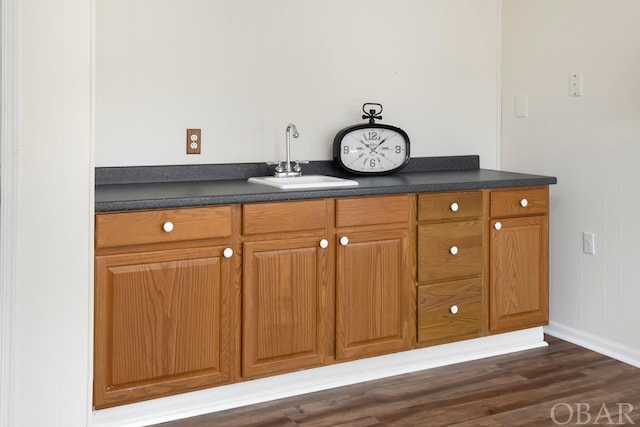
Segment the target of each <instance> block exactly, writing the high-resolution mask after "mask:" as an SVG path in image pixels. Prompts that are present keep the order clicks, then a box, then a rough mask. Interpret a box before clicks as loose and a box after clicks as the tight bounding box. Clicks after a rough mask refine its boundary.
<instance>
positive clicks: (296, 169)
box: [293, 160, 309, 172]
mask: <svg viewBox="0 0 640 427" xmlns="http://www.w3.org/2000/svg"><path fill="white" fill-rule="evenodd" d="M307 163H309V160H296V161H295V165H293V170H294V172H302V166H300V165H304V164H307Z"/></svg>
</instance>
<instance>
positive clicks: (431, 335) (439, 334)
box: [418, 278, 482, 342]
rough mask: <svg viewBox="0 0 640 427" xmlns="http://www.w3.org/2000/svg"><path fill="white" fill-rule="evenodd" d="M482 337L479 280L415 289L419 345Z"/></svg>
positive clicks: (480, 287)
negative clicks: (475, 335) (470, 336)
mask: <svg viewBox="0 0 640 427" xmlns="http://www.w3.org/2000/svg"><path fill="white" fill-rule="evenodd" d="M474 334H477V335H481V334H482V279H480V278H477V279H469V280H460V281H457V282H449V283H442V284H436V285H423V286H420V287H419V288H418V341H420V342H425V341H436V340H444V339H447V338H452V337H457V336H463V335H464V336H468V335H474Z"/></svg>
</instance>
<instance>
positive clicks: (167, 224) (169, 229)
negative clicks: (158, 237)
mask: <svg viewBox="0 0 640 427" xmlns="http://www.w3.org/2000/svg"><path fill="white" fill-rule="evenodd" d="M162 229H163V230H164V231H165V232H167V233H171V232H172V231H173V223H172V222H171V221H167V222H165V223H164V224H162Z"/></svg>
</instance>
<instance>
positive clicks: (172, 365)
mask: <svg viewBox="0 0 640 427" xmlns="http://www.w3.org/2000/svg"><path fill="white" fill-rule="evenodd" d="M222 250H223V248H201V249H188V250H176V251H162V252H153V253H151V252H148V253H137V254H127V255H110V256H103V257H96V295H95V298H96V321H95V328H96V334H95V337H96V342H95V406H96V407H98V408H99V407H106V406H112V405H113V404H117V403H124V402H132V401H136V400H143V399H148V398H154V397H160V396H164V395H167V394H174V393H177V392H181V391H189V390H195V389H199V388H204V387H207V386H211V385H215V384H220V383H224V382H227V381H228V380H229V379H230V360H229V350H230V341H229V340H230V335H229V329H230V320H231V319H230V316H231V314H230V313H229V312H228V310H229V307H230V303H229V302H228V299H229V298H230V297H229V295H230V294H231V292H230V289H229V287H230V286H231V285H232V282H230V277H231V276H230V274H231V272H232V270H233V269H232V266H231V264H232V261H231V260H227V259H225V258H223V257H222V254H221V253H222Z"/></svg>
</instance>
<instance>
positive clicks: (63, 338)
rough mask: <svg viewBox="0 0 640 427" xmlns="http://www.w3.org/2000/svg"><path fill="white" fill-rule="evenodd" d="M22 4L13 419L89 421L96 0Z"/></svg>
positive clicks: (22, 425)
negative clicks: (93, 16) (93, 9)
mask: <svg viewBox="0 0 640 427" xmlns="http://www.w3.org/2000/svg"><path fill="white" fill-rule="evenodd" d="M19 4H20V7H21V10H20V14H21V16H20V20H19V23H18V25H17V27H18V28H19V30H20V31H19V33H18V36H19V41H20V44H19V49H20V62H19V64H18V67H19V68H18V69H19V70H20V74H19V80H20V88H19V93H20V99H19V101H18V103H19V110H18V112H17V114H18V117H19V118H20V122H19V134H20V152H19V158H20V160H19V176H18V181H19V193H18V195H17V199H18V206H17V211H18V224H17V231H18V247H17V248H15V250H16V251H17V252H16V253H17V255H16V258H17V284H16V286H15V291H16V301H15V302H16V305H15V337H16V339H15V366H14V381H15V382H14V390H13V393H12V400H13V404H14V408H13V409H14V410H13V424H11V425H13V426H16V427H26V426H51V427H76V426H84V425H86V424H87V420H88V413H89V410H88V409H89V407H90V406H89V404H90V394H89V384H90V375H89V369H90V363H89V362H90V360H91V354H92V351H91V344H90V324H91V323H90V316H91V312H90V307H91V304H90V292H89V291H90V289H91V284H92V279H91V273H90V272H91V265H92V261H91V260H92V258H91V242H92V231H91V224H92V220H91V216H92V200H93V195H92V193H93V188H92V187H93V183H92V157H91V132H90V117H91V102H90V101H91V100H90V77H91V73H90V70H91V56H90V52H91V14H90V13H91V12H90V4H91V2H90V1H89V0H22V1H20V3H19Z"/></svg>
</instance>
